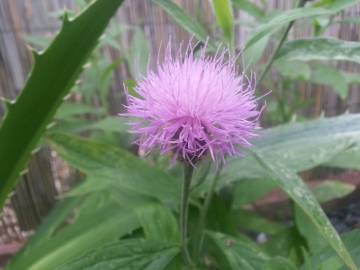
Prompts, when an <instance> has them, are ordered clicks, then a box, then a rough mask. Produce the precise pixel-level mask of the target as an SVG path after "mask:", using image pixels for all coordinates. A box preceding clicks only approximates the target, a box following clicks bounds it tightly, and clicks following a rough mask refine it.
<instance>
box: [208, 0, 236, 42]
mask: <svg viewBox="0 0 360 270" xmlns="http://www.w3.org/2000/svg"><path fill="white" fill-rule="evenodd" d="M211 3H212V7H213V9H214V13H215V17H216V21H217V23H218V25H219V26H220V27H221V29H222V32H223V34H224V38H225V40H226V42H227V44H228V46H230V48H232V47H233V43H234V18H233V10H232V5H231V1H230V0H212V2H211Z"/></svg>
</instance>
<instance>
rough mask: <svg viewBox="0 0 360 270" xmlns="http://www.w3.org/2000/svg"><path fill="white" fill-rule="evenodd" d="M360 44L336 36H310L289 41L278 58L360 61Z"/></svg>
mask: <svg viewBox="0 0 360 270" xmlns="http://www.w3.org/2000/svg"><path fill="white" fill-rule="evenodd" d="M359 52H360V44H359V43H358V42H351V41H343V40H338V39H334V38H309V39H298V40H294V41H289V42H288V43H286V44H285V45H284V47H283V48H282V49H281V51H280V53H279V54H278V56H277V58H278V59H281V58H286V59H288V60H300V61H311V60H323V61H324V60H325V61H326V60H345V61H352V62H356V63H360V56H359V55H360V53H359Z"/></svg>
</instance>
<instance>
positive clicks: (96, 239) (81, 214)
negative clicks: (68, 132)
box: [7, 192, 139, 270]
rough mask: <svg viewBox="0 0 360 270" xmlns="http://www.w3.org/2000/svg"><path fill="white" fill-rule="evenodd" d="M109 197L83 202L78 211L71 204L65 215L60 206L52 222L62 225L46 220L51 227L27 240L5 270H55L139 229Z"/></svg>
mask: <svg viewBox="0 0 360 270" xmlns="http://www.w3.org/2000/svg"><path fill="white" fill-rule="evenodd" d="M108 196H109V194H108V193H106V192H99V193H97V194H95V195H94V196H90V197H88V198H85V200H84V201H83V202H82V203H80V205H79V206H77V207H74V206H75V205H74V204H72V208H70V207H67V208H65V209H66V211H64V209H62V207H61V206H59V207H60V210H57V211H64V213H63V215H61V216H58V218H59V217H61V218H60V219H57V220H55V221H61V223H59V222H55V223H54V220H51V219H50V220H48V221H47V222H46V223H45V224H47V225H48V226H49V225H51V226H49V227H47V228H44V227H42V228H40V231H39V233H40V232H42V234H41V237H39V236H36V237H35V239H34V241H33V240H32V239H30V242H29V243H28V245H27V247H26V248H25V249H24V250H23V251H22V252H21V253H19V254H18V255H17V256H16V257H15V258H14V259H13V260H12V261H11V263H10V264H9V266H8V267H7V269H9V270H11V269H24V270H32V269H34V270H37V269H55V268H56V267H57V266H59V265H62V264H63V263H65V262H67V261H69V260H72V259H73V258H75V257H77V256H80V255H81V254H83V253H84V252H85V251H87V250H91V249H93V248H94V247H96V246H101V245H102V244H105V243H108V242H109V241H113V240H114V239H116V238H119V237H122V236H124V235H126V234H128V233H131V232H132V231H133V230H134V229H136V228H138V227H139V221H138V219H137V218H136V215H135V214H134V213H132V212H131V211H129V210H127V209H124V208H121V207H119V205H118V204H117V202H116V200H114V199H113V198H112V199H107V197H108ZM128 205H129V204H128ZM55 211H56V210H55ZM54 215H56V214H54ZM72 215H74V216H72ZM71 219H72V220H71ZM64 226H65V227H64ZM50 228H52V229H51V230H49V229H50ZM44 233H46V234H44Z"/></svg>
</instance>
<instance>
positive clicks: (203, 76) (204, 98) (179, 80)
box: [125, 48, 261, 164]
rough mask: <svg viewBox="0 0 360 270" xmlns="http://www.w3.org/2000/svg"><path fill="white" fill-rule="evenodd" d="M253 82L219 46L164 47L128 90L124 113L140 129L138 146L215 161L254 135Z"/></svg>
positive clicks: (234, 151)
mask: <svg viewBox="0 0 360 270" xmlns="http://www.w3.org/2000/svg"><path fill="white" fill-rule="evenodd" d="M254 88H255V86H254V83H253V80H252V79H249V78H248V77H246V76H245V75H244V74H239V73H238V72H237V70H236V68H235V59H234V58H231V57H228V53H227V52H225V51H223V52H221V51H218V52H217V53H216V55H215V56H206V55H205V48H204V49H202V51H201V53H200V55H199V56H198V57H196V56H195V55H194V53H193V49H192V48H189V49H188V51H187V52H186V53H185V55H184V56H183V55H182V54H181V53H178V55H177V56H175V57H173V56H171V54H170V53H167V56H166V57H165V60H164V61H163V63H162V64H158V67H157V69H156V70H155V71H149V72H148V74H147V75H146V76H145V77H143V78H142V79H141V80H140V81H139V82H138V84H137V87H136V88H135V91H136V93H137V94H138V97H135V96H131V95H129V94H128V105H127V106H126V107H127V113H125V115H126V116H128V117H131V118H132V119H135V120H134V121H133V122H131V123H130V125H131V126H132V128H131V130H132V132H133V133H136V134H138V136H139V140H138V143H139V145H140V149H142V150H144V151H151V150H153V149H155V148H158V149H160V152H161V153H167V152H172V153H173V154H174V158H176V159H181V160H183V161H186V162H189V163H191V164H195V163H196V162H197V161H198V160H199V159H201V158H202V157H203V156H204V155H207V154H209V155H211V157H212V159H213V160H214V161H217V162H223V161H224V160H225V157H226V156H234V155H239V154H241V148H243V147H248V146H250V141H249V140H250V139H251V138H252V137H254V136H255V135H256V129H257V127H258V119H259V116H260V113H261V112H260V110H259V106H258V104H257V99H256V97H255V95H254Z"/></svg>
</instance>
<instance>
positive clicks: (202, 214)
mask: <svg viewBox="0 0 360 270" xmlns="http://www.w3.org/2000/svg"><path fill="white" fill-rule="evenodd" d="M221 170H222V165H220V166H219V167H218V168H217V170H216V173H215V176H214V178H213V180H212V183H211V186H210V189H209V192H208V193H207V194H206V198H205V202H204V206H203V207H202V209H201V212H200V220H199V230H198V232H199V234H200V239H199V242H198V246H197V249H196V254H195V256H196V258H197V257H199V256H200V253H201V249H202V246H203V242H204V230H205V225H206V216H207V213H208V211H209V207H210V203H211V200H212V198H213V196H214V193H215V188H216V185H217V183H218V181H219V178H220V173H221Z"/></svg>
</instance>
